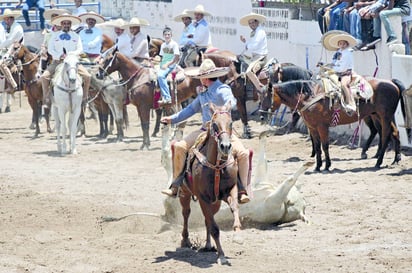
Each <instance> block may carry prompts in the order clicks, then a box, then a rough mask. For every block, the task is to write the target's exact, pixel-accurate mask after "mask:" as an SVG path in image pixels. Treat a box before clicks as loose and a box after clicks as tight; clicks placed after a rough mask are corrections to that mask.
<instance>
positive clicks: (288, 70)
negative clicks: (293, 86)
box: [282, 65, 313, 81]
mask: <svg viewBox="0 0 412 273" xmlns="http://www.w3.org/2000/svg"><path fill="white" fill-rule="evenodd" d="M282 70H283V73H282V81H290V80H296V79H304V80H310V79H311V78H312V76H313V73H312V71H310V70H308V69H305V68H302V67H299V66H296V65H291V66H285V67H282Z"/></svg>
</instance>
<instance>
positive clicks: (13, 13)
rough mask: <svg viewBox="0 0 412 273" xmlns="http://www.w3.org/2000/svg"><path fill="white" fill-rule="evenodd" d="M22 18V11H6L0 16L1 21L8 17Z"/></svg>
mask: <svg viewBox="0 0 412 273" xmlns="http://www.w3.org/2000/svg"><path fill="white" fill-rule="evenodd" d="M20 16H21V10H11V9H5V10H4V12H3V14H1V15H0V19H1V20H3V19H4V18H8V17H14V18H17V17H20Z"/></svg>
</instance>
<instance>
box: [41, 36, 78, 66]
mask: <svg viewBox="0 0 412 273" xmlns="http://www.w3.org/2000/svg"><path fill="white" fill-rule="evenodd" d="M64 34H68V35H69V36H70V39H68V40H66V39H62V35H64ZM63 48H65V49H66V51H67V53H69V52H74V53H75V54H77V55H80V54H81V53H82V52H83V46H82V41H81V40H80V37H79V35H78V34H77V33H76V32H74V31H69V32H67V33H66V32H63V31H61V30H60V31H56V32H53V34H52V37H51V38H50V40H49V43H48V45H47V50H48V52H49V53H50V55H52V57H53V60H60V57H61V55H63Z"/></svg>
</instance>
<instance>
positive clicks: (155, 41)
mask: <svg viewBox="0 0 412 273" xmlns="http://www.w3.org/2000/svg"><path fill="white" fill-rule="evenodd" d="M163 43H164V40H163V39H160V38H151V39H150V42H149V56H150V57H152V58H153V57H156V56H157V55H159V52H160V47H161V46H162V44H163Z"/></svg>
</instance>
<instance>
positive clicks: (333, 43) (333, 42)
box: [329, 33, 357, 50]
mask: <svg viewBox="0 0 412 273" xmlns="http://www.w3.org/2000/svg"><path fill="white" fill-rule="evenodd" d="M339 41H346V42H348V44H349V47H353V46H355V45H356V43H357V42H356V39H355V37H353V36H352V35H350V34H348V33H343V34H337V35H334V36H333V37H332V38H330V39H329V46H330V47H331V48H334V49H335V50H337V49H338V48H339V46H338V43H339Z"/></svg>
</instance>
